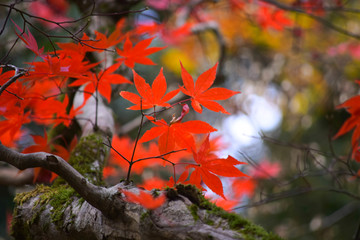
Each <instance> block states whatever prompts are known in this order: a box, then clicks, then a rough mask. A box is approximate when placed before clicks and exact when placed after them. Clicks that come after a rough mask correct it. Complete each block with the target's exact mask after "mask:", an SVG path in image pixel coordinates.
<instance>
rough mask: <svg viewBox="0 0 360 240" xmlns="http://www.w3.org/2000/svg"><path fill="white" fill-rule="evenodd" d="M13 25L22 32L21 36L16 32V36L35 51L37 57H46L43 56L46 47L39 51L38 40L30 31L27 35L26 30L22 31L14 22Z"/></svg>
mask: <svg viewBox="0 0 360 240" xmlns="http://www.w3.org/2000/svg"><path fill="white" fill-rule="evenodd" d="M13 23H14V25H15V27H16V28H17V29H18V30H19V31H20V34H18V33H17V32H16V31H15V34H16V35H17V36H18V37H19V38H20V39H21V40H22V41H23V42H24V43H25V44H26V47H27V48H28V49H30V50H31V51H33V52H34V53H35V54H36V55H37V56H39V57H42V58H43V57H45V55H43V51H44V47H42V48H41V49H39V47H38V44H37V42H36V39H35V38H34V36H33V35H32V34H31V32H30V31H29V29H28V30H27V32H28V34H26V33H25V30H22V29H21V28H20V27H19V26H18V25H17V24H16V23H15V22H14V21H13Z"/></svg>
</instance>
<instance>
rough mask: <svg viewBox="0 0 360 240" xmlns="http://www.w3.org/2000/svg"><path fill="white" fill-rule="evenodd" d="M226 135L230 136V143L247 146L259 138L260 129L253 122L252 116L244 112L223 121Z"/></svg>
mask: <svg viewBox="0 0 360 240" xmlns="http://www.w3.org/2000/svg"><path fill="white" fill-rule="evenodd" d="M223 125H224V132H225V136H227V137H228V138H229V142H230V144H235V145H237V146H239V145H240V146H241V147H246V146H250V145H252V144H253V143H254V142H257V141H258V140H257V139H255V138H254V136H259V134H258V130H257V129H256V128H255V127H254V125H253V124H252V122H251V120H250V118H249V117H248V116H246V115H244V114H238V115H232V116H229V117H228V118H226V119H225V120H224V122H223Z"/></svg>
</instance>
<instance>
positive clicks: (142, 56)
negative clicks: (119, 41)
mask: <svg viewBox="0 0 360 240" xmlns="http://www.w3.org/2000/svg"><path fill="white" fill-rule="evenodd" d="M153 39H154V38H148V39H144V40H142V41H140V42H138V43H137V44H136V45H135V46H133V44H132V42H131V41H130V39H129V37H126V40H125V43H124V46H123V50H120V49H118V48H117V49H116V51H117V53H118V54H119V55H120V56H121V57H120V58H118V59H116V60H117V61H120V62H124V64H125V65H126V66H128V67H129V68H134V67H135V63H140V64H144V65H155V63H154V62H153V61H152V60H151V59H150V58H148V57H147V56H148V55H150V54H153V53H155V52H158V51H160V50H162V49H164V48H165V47H151V48H147V47H148V46H149V45H150V43H151V41H152V40H153Z"/></svg>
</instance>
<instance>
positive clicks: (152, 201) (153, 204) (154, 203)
mask: <svg viewBox="0 0 360 240" xmlns="http://www.w3.org/2000/svg"><path fill="white" fill-rule="evenodd" d="M119 191H121V192H122V193H124V195H125V197H126V200H127V201H128V202H131V203H137V204H140V205H141V206H143V207H144V208H147V209H155V208H158V207H160V206H161V205H163V204H164V203H165V201H166V196H165V195H164V194H161V195H160V196H158V197H156V198H154V197H153V196H152V194H151V193H147V192H145V191H141V190H140V191H139V192H140V193H139V195H136V194H135V193H132V192H130V191H127V190H123V189H121V190H120V189H119Z"/></svg>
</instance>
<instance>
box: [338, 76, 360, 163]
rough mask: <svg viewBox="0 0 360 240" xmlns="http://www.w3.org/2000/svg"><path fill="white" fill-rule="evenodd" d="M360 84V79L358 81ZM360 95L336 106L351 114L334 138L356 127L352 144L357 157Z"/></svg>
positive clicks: (359, 138)
mask: <svg viewBox="0 0 360 240" xmlns="http://www.w3.org/2000/svg"><path fill="white" fill-rule="evenodd" d="M358 83H359V84H360V81H358ZM359 103H360V95H357V96H355V97H352V98H350V99H348V100H347V101H345V102H344V103H343V104H340V105H338V106H337V107H336V108H345V109H346V111H348V112H349V113H350V114H351V116H350V118H348V119H347V120H346V121H345V122H344V124H343V125H342V126H341V128H340V130H339V131H338V132H337V133H336V134H335V136H334V137H333V139H336V138H338V137H340V136H341V135H344V134H345V133H347V132H350V131H351V130H353V129H354V132H353V134H352V138H351V145H352V149H353V157H355V153H356V150H357V146H358V145H359V143H360V104H359Z"/></svg>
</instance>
